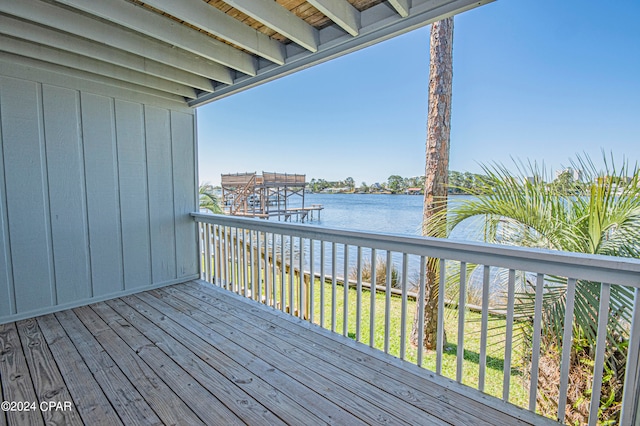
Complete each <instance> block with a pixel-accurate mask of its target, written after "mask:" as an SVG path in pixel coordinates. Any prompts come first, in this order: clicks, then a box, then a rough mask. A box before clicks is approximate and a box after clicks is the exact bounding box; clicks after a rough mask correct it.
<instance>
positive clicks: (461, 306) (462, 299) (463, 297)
mask: <svg viewBox="0 0 640 426" xmlns="http://www.w3.org/2000/svg"><path fill="white" fill-rule="evenodd" d="M459 293H460V294H459V298H458V353H457V359H456V361H457V365H456V382H458V383H462V366H463V363H464V313H465V306H466V304H467V263H466V262H460V291H459Z"/></svg>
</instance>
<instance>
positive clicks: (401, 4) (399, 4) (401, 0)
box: [389, 0, 411, 18]
mask: <svg viewBox="0 0 640 426" xmlns="http://www.w3.org/2000/svg"><path fill="white" fill-rule="evenodd" d="M409 2H410V0H389V3H390V4H391V6H393V8H394V9H395V10H396V12H398V14H399V15H400V16H402V17H403V18H406V17H407V16H409V8H410V7H411V5H410V4H409Z"/></svg>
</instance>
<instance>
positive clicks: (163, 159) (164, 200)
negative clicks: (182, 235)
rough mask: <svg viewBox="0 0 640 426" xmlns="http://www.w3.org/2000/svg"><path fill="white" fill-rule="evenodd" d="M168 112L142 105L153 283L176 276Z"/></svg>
mask: <svg viewBox="0 0 640 426" xmlns="http://www.w3.org/2000/svg"><path fill="white" fill-rule="evenodd" d="M169 120H170V117H169V111H168V110H166V109H161V108H156V107H149V106H146V107H145V132H146V135H145V136H146V137H145V139H146V141H147V167H148V185H149V219H150V231H151V264H152V275H151V276H152V278H153V283H154V284H159V283H162V282H164V281H167V280H172V279H175V278H176V276H177V274H176V252H175V225H174V206H173V177H172V174H173V173H172V170H173V167H172V161H171V129H170V121H169Z"/></svg>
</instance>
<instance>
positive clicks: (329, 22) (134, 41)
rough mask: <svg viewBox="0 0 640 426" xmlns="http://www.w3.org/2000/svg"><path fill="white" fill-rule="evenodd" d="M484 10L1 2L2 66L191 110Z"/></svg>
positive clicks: (460, 5) (239, 2)
mask: <svg viewBox="0 0 640 426" xmlns="http://www.w3.org/2000/svg"><path fill="white" fill-rule="evenodd" d="M490 1H493V0H306V1H305V0H276V1H269V0H226V1H221V0H208V1H206V0H205V1H203V0H181V1H173V0H145V1H140V0H131V1H129V0H101V1H94V0H51V1H45V0H20V1H15V0H0V66H1V65H2V64H3V63H4V64H7V63H19V64H22V65H26V66H29V67H36V68H37V67H45V68H47V69H49V70H54V71H55V72H58V73H62V74H70V73H71V74H74V75H78V73H80V75H81V76H82V77H84V78H87V79H90V80H99V81H101V82H106V83H108V84H112V85H119V84H121V83H122V82H127V85H130V84H134V85H135V87H139V90H140V91H141V92H148V93H151V94H154V95H157V96H163V97H169V98H177V99H181V98H183V99H185V101H186V102H187V103H188V104H189V105H190V106H198V105H201V104H203V103H207V102H210V101H213V100H215V99H219V98H221V97H224V96H228V95H230V94H232V93H235V92H237V91H240V90H244V89H246V88H249V87H252V86H255V85H257V84H260V83H263V82H266V81H269V80H273V79H275V78H278V77H280V76H283V75H286V74H290V73H292V72H295V71H298V70H300V69H304V68H307V67H309V66H312V65H315V64H317V63H321V62H324V61H327V60H330V59H332V58H335V57H337V56H340V55H343V54H345V53H349V52H351V51H354V50H357V49H360V48H362V47H366V46H368V45H371V44H374V43H376V42H379V41H382V40H385V39H387V38H390V37H393V36H395V35H398V34H401V33H404V32H407V31H409V30H411V29H414V28H417V27H420V26H424V25H427V24H429V23H431V22H434V21H436V20H438V19H442V18H443V17H447V16H451V15H454V14H457V13H460V12H462V11H465V10H468V9H471V8H474V7H477V6H480V5H482V4H485V3H489V2H490Z"/></svg>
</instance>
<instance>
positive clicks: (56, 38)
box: [0, 15, 231, 92]
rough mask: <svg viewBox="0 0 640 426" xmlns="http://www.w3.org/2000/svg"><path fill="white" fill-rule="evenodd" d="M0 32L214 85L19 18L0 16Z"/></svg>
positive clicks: (209, 86) (199, 84)
mask: <svg viewBox="0 0 640 426" xmlns="http://www.w3.org/2000/svg"><path fill="white" fill-rule="evenodd" d="M0 34H5V35H8V36H11V37H14V38H18V39H22V40H27V41H30V42H33V43H38V44H42V45H45V46H49V47H53V48H58V49H61V50H65V51H67V52H71V53H76V54H78V55H83V56H87V57H89V58H93V59H96V60H99V61H102V62H107V63H110V64H113V65H119V66H121V67H124V68H128V69H130V70H133V71H137V72H140V73H144V74H149V75H152V76H155V77H158V78H163V79H166V80H170V81H173V82H175V83H179V84H182V85H186V86H191V87H194V88H196V89H200V90H202V91H205V92H213V84H212V83H211V80H209V79H208V78H205V77H201V76H199V75H195V74H191V73H189V72H186V71H183V70H181V69H178V68H174V67H170V66H168V65H164V64H161V63H159V62H156V61H153V60H149V59H145V58H143V57H141V56H138V55H134V54H132V53H128V52H125V51H123V50H119V49H113V48H111V47H109V46H106V45H104V44H101V43H96V42H93V41H90V40H87V39H83V38H78V37H74V36H72V35H70V34H67V33H61V32H58V31H55V30H52V29H49V28H45V27H41V26H39V25H35V24H31V23H28V22H24V21H19V20H17V19H13V18H10V17H8V16H4V15H0ZM224 82H225V83H231V79H230V78H229V79H228V80H225V81H224Z"/></svg>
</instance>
